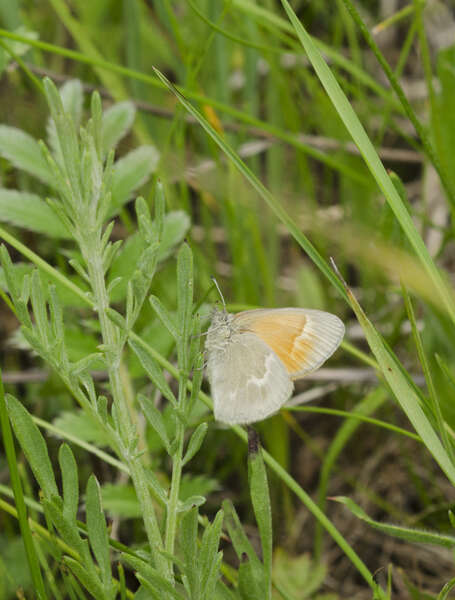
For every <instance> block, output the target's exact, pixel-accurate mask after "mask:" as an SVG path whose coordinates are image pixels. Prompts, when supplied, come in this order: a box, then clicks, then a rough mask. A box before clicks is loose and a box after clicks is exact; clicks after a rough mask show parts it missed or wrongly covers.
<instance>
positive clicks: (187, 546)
mask: <svg viewBox="0 0 455 600" xmlns="http://www.w3.org/2000/svg"><path fill="white" fill-rule="evenodd" d="M197 532H198V509H197V507H196V506H194V507H193V508H192V509H191V510H189V511H188V512H187V513H186V514H185V516H184V517H183V518H182V521H181V524H180V548H181V551H182V554H183V560H184V564H185V575H186V578H187V580H188V584H189V588H190V594H191V598H199V594H200V589H201V588H200V585H201V581H200V574H199V568H198V560H197V555H198V548H197Z"/></svg>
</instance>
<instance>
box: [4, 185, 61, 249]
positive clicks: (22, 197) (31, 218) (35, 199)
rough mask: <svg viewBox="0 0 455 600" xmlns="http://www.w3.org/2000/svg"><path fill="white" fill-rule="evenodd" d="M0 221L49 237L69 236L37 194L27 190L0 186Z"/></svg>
mask: <svg viewBox="0 0 455 600" xmlns="http://www.w3.org/2000/svg"><path fill="white" fill-rule="evenodd" d="M0 221H2V222H5V223H10V224H11V225H16V226H17V227H22V228H24V229H29V230H30V231H35V232H36V233H43V234H45V235H48V236H49V237H54V238H64V239H68V238H69V237H70V235H69V232H68V231H67V229H66V227H65V226H64V225H63V224H62V223H61V221H60V220H59V218H58V217H57V215H56V214H55V212H54V211H53V210H52V209H51V208H50V207H49V205H48V204H46V202H44V201H43V200H42V199H41V198H40V197H39V196H36V195H35V194H29V193H28V192H18V191H16V190H6V189H4V188H0Z"/></svg>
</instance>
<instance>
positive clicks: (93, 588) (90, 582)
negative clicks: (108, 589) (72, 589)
mask: <svg viewBox="0 0 455 600" xmlns="http://www.w3.org/2000/svg"><path fill="white" fill-rule="evenodd" d="M63 562H64V563H65V565H66V566H67V567H68V568H69V569H70V570H71V571H72V573H74V575H75V576H76V577H77V578H78V580H79V581H80V582H81V583H82V585H83V586H84V587H85V589H86V590H88V591H89V592H90V593H91V594H92V596H93V597H94V598H100V599H101V598H105V594H104V589H103V586H102V585H101V583H100V582H99V581H98V580H97V579H96V577H94V576H93V574H92V573H89V572H88V571H87V569H84V567H83V566H82V565H81V564H80V563H78V562H77V561H76V560H74V558H70V557H69V556H64V557H63Z"/></svg>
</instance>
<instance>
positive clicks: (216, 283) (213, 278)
mask: <svg viewBox="0 0 455 600" xmlns="http://www.w3.org/2000/svg"><path fill="white" fill-rule="evenodd" d="M210 279H211V280H212V281H213V283H214V284H215V287H216V289H217V290H218V293H219V295H220V298H221V301H222V303H223V307H224V310H226V302H225V301H224V296H223V294H222V293H221V289H220V286H219V285H218V281H217V280H216V279H215V277H213V275H212V276H211V277H210Z"/></svg>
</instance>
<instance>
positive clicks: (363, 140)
mask: <svg viewBox="0 0 455 600" xmlns="http://www.w3.org/2000/svg"><path fill="white" fill-rule="evenodd" d="M281 3H282V5H283V7H284V9H285V11H286V13H287V15H288V17H289V20H290V22H291V23H292V25H293V27H294V29H295V31H296V34H297V36H298V38H299V40H300V42H301V44H302V46H303V47H304V49H305V51H306V53H307V56H308V58H309V60H310V62H311V64H312V65H313V68H314V70H315V71H316V74H317V75H318V77H319V79H320V81H321V84H322V85H323V87H324V89H325V91H326V92H327V94H328V96H329V98H330V99H331V101H332V103H333V105H334V107H335V109H336V111H337V112H338V114H339V116H340V118H341V120H342V121H343V123H344V125H345V126H346V129H347V130H348V132H349V134H350V135H351V137H352V139H353V140H354V142H355V143H356V145H357V147H358V148H359V151H360V153H361V155H362V156H363V158H364V160H365V162H366V164H367V166H368V168H369V169H370V171H371V174H372V175H373V177H374V178H375V180H376V183H377V184H378V186H379V188H380V189H381V191H382V193H383V194H384V196H385V199H386V200H387V202H388V203H389V205H390V207H391V209H392V211H393V212H394V214H395V217H396V219H397V220H398V222H399V223H400V225H401V227H402V229H403V231H404V232H405V234H406V237H407V238H408V240H409V242H410V244H411V245H412V247H413V248H414V250H415V252H416V254H417V256H418V258H419V259H420V261H421V262H422V265H423V267H424V268H425V270H426V271H427V273H428V275H429V277H430V279H431V280H432V282H433V285H434V288H435V292H436V293H437V294H438V295H439V297H440V298H441V300H442V302H443V304H444V306H445V309H446V310H447V313H448V314H449V315H450V317H451V319H452V320H453V321H454V323H455V306H454V298H453V294H452V293H451V291H449V289H448V287H447V285H446V284H445V282H444V281H443V279H442V277H441V274H440V273H439V271H438V270H437V268H436V266H435V264H434V262H433V260H432V258H431V256H430V254H429V252H428V250H427V248H426V246H425V244H424V242H423V240H422V238H421V237H420V236H419V234H418V233H417V230H416V228H415V226H414V223H413V222H412V218H411V216H410V215H409V213H408V211H407V210H406V207H405V206H404V204H403V202H402V200H401V198H400V196H399V194H398V192H397V190H396V189H395V186H394V185H393V183H392V181H391V179H390V177H389V176H388V175H387V172H386V170H385V168H384V166H383V164H382V162H381V160H380V158H379V156H378V154H377V152H376V150H375V148H374V146H373V144H372V143H371V141H370V139H369V137H368V135H367V133H366V131H365V129H364V127H363V125H362V124H361V123H360V120H359V118H358V117H357V115H356V113H355V111H354V109H353V108H352V106H351V104H350V103H349V100H348V99H347V97H346V95H345V94H344V92H343V90H342V89H341V87H340V85H339V84H338V82H337V80H336V79H335V76H334V75H333V73H332V71H331V70H330V68H329V67H328V65H327V63H326V62H325V60H324V59H323V57H322V55H321V53H320V52H319V50H318V49H317V47H316V45H315V43H314V42H313V40H312V39H311V37H310V35H309V34H308V33H307V31H306V30H305V28H304V27H303V25H302V23H301V22H300V21H299V19H298V18H297V16H296V14H295V13H294V11H293V10H292V8H291V6H290V4H289V2H288V1H287V0H281Z"/></svg>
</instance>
